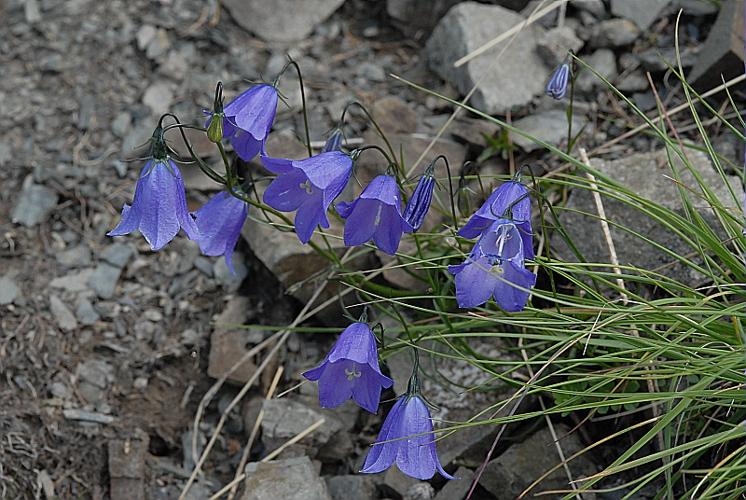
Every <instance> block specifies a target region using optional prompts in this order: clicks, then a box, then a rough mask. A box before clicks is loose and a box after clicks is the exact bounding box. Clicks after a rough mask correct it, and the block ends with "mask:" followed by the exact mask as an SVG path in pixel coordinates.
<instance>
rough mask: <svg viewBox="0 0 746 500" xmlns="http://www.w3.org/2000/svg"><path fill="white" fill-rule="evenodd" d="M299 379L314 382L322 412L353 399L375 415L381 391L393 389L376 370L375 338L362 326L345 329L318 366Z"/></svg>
mask: <svg viewBox="0 0 746 500" xmlns="http://www.w3.org/2000/svg"><path fill="white" fill-rule="evenodd" d="M303 376H304V377H306V378H307V379H308V380H311V381H316V380H318V382H319V404H320V405H321V407H322V408H335V407H337V406H339V405H341V404H342V403H344V402H345V401H347V400H348V399H353V400H354V401H355V402H356V403H357V404H358V405H359V406H360V407H361V408H363V409H365V410H368V411H369V412H371V413H376V412H377V411H378V403H379V402H380V400H381V390H382V389H386V388H389V387H391V386H392V385H394V381H393V380H391V379H390V378H389V377H387V376H386V375H384V374H382V373H381V369H380V368H379V367H378V351H377V349H376V338H375V336H374V335H373V332H372V331H371V329H370V327H369V326H368V325H367V324H366V323H353V324H351V325H350V326H348V327H347V328H345V329H344V331H343V332H342V333H341V334H340V336H339V339H337V342H336V343H335V344H334V347H332V349H331V351H329V354H327V355H326V358H324V361H323V362H322V363H321V365H319V366H318V367H317V368H314V369H313V370H309V371H307V372H305V373H304V374H303Z"/></svg>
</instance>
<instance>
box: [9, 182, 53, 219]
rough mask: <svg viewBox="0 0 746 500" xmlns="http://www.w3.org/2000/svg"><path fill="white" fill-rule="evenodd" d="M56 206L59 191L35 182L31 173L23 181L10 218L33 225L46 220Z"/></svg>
mask: <svg viewBox="0 0 746 500" xmlns="http://www.w3.org/2000/svg"><path fill="white" fill-rule="evenodd" d="M56 206H57V193H56V192H54V190H52V189H50V188H48V187H46V186H42V185H40V184H34V180H33V177H32V176H31V175H29V176H27V177H26V179H25V180H24V181H23V189H21V194H20V195H19V196H18V201H16V204H15V207H13V213H12V214H11V216H10V218H11V220H12V221H13V222H14V223H16V224H22V225H24V226H26V227H33V226H35V225H37V224H41V223H42V222H44V221H46V220H47V217H49V214H50V212H51V211H52V210H53V209H54V207H56Z"/></svg>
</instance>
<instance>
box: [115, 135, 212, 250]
mask: <svg viewBox="0 0 746 500" xmlns="http://www.w3.org/2000/svg"><path fill="white" fill-rule="evenodd" d="M150 143H151V150H152V159H151V160H150V161H148V162H147V163H146V164H145V166H144V167H143V169H142V171H141V172H140V177H139V179H138V180H137V186H136V187H135V196H134V198H133V200H132V205H131V206H130V205H127V204H125V205H124V207H122V218H121V220H120V221H119V224H117V226H116V227H115V228H114V229H112V230H111V231H109V232H108V233H107V235H108V236H123V235H125V234H129V233H131V232H133V231H135V230H139V231H140V233H142V235H143V236H144V237H145V240H146V241H147V242H148V243H149V244H150V248H151V249H152V250H154V251H155V250H160V249H161V248H163V247H164V246H166V245H167V244H168V243H169V242H170V241H171V240H173V239H174V237H175V236H176V234H177V233H178V232H179V229H183V230H184V232H185V233H186V234H187V236H188V237H189V238H190V239H192V240H196V239H197V238H198V237H199V230H198V229H197V225H196V224H195V223H194V220H193V219H192V217H191V216H190V215H189V212H188V210H187V204H186V193H185V191H184V181H183V179H182V177H181V172H180V171H179V168H178V167H177V166H176V164H175V163H174V162H173V161H172V160H171V158H169V156H168V150H167V148H166V142H165V140H164V138H163V127H162V125H161V123H160V122H159V123H158V127H156V129H155V131H154V132H153V136H152V137H151V139H150Z"/></svg>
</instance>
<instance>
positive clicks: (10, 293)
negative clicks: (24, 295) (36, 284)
mask: <svg viewBox="0 0 746 500" xmlns="http://www.w3.org/2000/svg"><path fill="white" fill-rule="evenodd" d="M19 293H20V290H19V289H18V285H16V283H15V281H13V279H12V278H11V277H10V276H3V277H0V306H4V305H8V304H10V303H12V302H13V301H14V300H15V299H16V298H17V297H18V295H19Z"/></svg>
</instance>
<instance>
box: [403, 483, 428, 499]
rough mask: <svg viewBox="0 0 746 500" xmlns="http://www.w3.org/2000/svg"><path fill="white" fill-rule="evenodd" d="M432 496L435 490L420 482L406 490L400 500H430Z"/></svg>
mask: <svg viewBox="0 0 746 500" xmlns="http://www.w3.org/2000/svg"><path fill="white" fill-rule="evenodd" d="M434 496H435V488H433V487H432V485H431V484H430V483H426V482H425V481H420V482H419V483H417V484H413V485H412V486H410V487H409V488H408V489H407V491H406V492H405V493H404V496H402V500H432V498H433V497H434Z"/></svg>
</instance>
